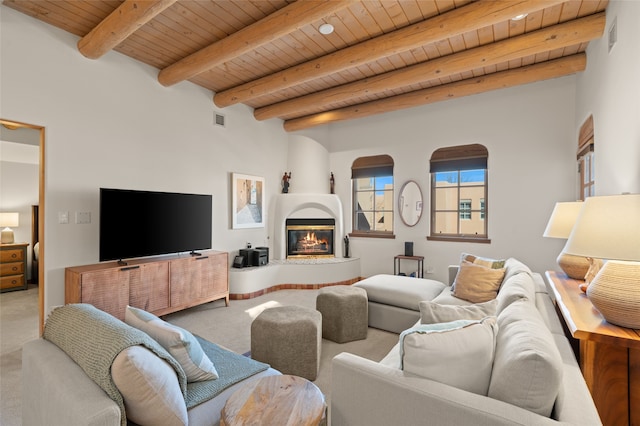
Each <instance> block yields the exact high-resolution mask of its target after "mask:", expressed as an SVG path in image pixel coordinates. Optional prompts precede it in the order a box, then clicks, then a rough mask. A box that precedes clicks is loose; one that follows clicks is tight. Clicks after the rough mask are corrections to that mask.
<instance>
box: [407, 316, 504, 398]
mask: <svg viewBox="0 0 640 426" xmlns="http://www.w3.org/2000/svg"><path fill="white" fill-rule="evenodd" d="M496 332H497V325H496V318H495V317H487V318H485V319H483V320H479V321H478V320H459V321H452V322H447V323H440V324H429V325H427V324H422V325H417V326H415V327H413V328H410V329H408V330H405V331H404V332H402V334H401V335H400V344H399V348H400V360H401V368H402V369H403V370H404V371H405V372H406V373H410V374H414V375H417V376H421V377H425V378H428V379H431V380H434V381H437V382H440V383H444V384H447V385H450V386H453V387H456V388H459V389H464V390H466V391H469V392H473V393H477V394H480V395H486V394H487V391H488V389H489V381H490V378H491V365H492V362H493V357H494V349H495V338H496Z"/></svg>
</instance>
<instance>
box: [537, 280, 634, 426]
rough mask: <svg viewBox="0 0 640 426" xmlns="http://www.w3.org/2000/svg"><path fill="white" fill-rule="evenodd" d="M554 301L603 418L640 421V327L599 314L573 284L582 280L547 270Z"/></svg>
mask: <svg viewBox="0 0 640 426" xmlns="http://www.w3.org/2000/svg"><path fill="white" fill-rule="evenodd" d="M546 277H547V280H548V281H549V284H550V285H551V288H552V289H553V292H554V294H555V297H556V304H557V306H558V308H559V310H560V312H561V313H562V316H563V317H564V321H565V323H566V324H567V327H568V329H569V332H570V333H571V335H572V336H573V337H574V338H576V339H578V340H579V341H580V369H581V370H582V374H583V375H584V378H585V381H586V382H587V386H588V387H589V391H590V392H591V396H592V397H593V400H594V402H595V404H596V407H597V409H598V413H599V414H600V418H601V419H602V423H603V424H604V425H605V426H608V425H616V426H618V425H638V424H640V330H634V329H630V328H624V327H619V326H616V325H613V324H610V323H608V322H606V321H605V320H604V318H603V317H602V315H601V314H600V312H598V310H597V309H596V308H595V307H594V306H593V304H592V303H591V301H590V300H589V298H588V297H587V295H586V294H584V293H583V292H582V291H581V290H580V289H579V288H578V285H580V284H582V283H583V281H577V280H573V279H571V278H568V277H567V276H566V275H565V274H564V273H561V272H554V271H547V273H546Z"/></svg>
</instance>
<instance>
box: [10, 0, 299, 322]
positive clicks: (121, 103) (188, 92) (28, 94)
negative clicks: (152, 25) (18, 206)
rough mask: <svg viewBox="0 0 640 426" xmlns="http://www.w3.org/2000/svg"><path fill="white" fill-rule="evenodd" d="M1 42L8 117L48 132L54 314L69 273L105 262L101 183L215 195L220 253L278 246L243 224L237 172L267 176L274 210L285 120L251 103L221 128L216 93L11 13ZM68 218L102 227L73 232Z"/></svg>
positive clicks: (49, 298) (49, 292)
mask: <svg viewBox="0 0 640 426" xmlns="http://www.w3.org/2000/svg"><path fill="white" fill-rule="evenodd" d="M0 38H1V41H0V49H1V55H2V60H1V61H0V87H1V99H0V108H1V109H0V117H2V118H5V119H10V120H16V121H21V122H25V123H31V124H36V125H41V126H45V129H46V149H45V167H46V177H45V180H46V184H45V195H46V201H45V202H46V217H45V238H46V239H45V244H46V247H45V250H46V266H45V268H46V275H45V280H46V291H45V310H48V309H50V307H52V306H55V305H59V304H62V303H63V302H64V268H65V267H68V266H73V265H82V264H87V263H95V262H97V261H98V238H99V236H98V223H99V217H98V215H99V190H98V189H99V188H100V187H113V188H130V189H144V190H161V191H170V192H172V191H175V192H193V193H203V194H213V238H212V239H213V247H214V248H215V249H218V250H226V251H230V252H233V251H237V249H239V248H242V247H244V246H245V244H246V242H247V241H250V242H252V243H253V244H254V245H267V244H268V239H267V237H268V233H267V229H266V228H258V229H249V230H232V229H231V225H230V215H229V210H230V188H231V182H230V174H231V173H232V172H238V173H247V174H252V175H258V176H263V177H265V184H266V197H267V203H269V202H270V198H271V197H273V196H274V195H275V194H277V193H279V191H280V177H281V175H280V173H281V171H282V170H284V169H285V168H286V165H287V164H286V159H287V141H288V135H287V134H286V133H285V132H284V130H283V129H282V123H281V121H279V120H269V121H265V122H258V121H256V120H254V119H253V116H252V111H251V109H250V108H247V107H245V106H242V105H240V106H235V107H230V108H226V109H225V110H224V114H225V116H226V127H224V128H222V127H217V126H214V125H213V113H214V111H216V110H217V108H215V107H214V104H213V102H212V93H211V92H210V91H208V90H205V89H203V88H201V87H198V86H195V85H193V84H191V83H188V82H183V83H180V84H177V85H176V86H173V87H170V88H165V87H163V86H162V85H160V84H159V83H158V82H157V80H156V76H157V72H158V70H156V69H153V68H151V67H148V66H145V65H143V64H141V63H138V62H135V61H133V60H131V59H130V58H128V57H126V56H124V55H121V54H119V53H116V52H110V53H108V54H106V55H105V56H104V57H102V58H100V59H99V60H89V59H86V58H85V57H83V56H82V55H81V54H80V53H79V52H78V50H77V47H76V43H77V41H78V38H77V37H75V36H73V35H71V34H69V33H66V32H64V31H62V30H59V29H56V28H54V27H52V26H49V25H47V24H44V23H42V22H40V21H37V20H35V19H33V18H30V17H28V16H26V15H24V14H21V13H18V12H15V11H13V10H11V9H9V8H7V7H4V6H1V7H0ZM58 212H69V214H70V218H71V219H73V217H74V214H75V212H90V213H91V216H92V220H91V223H90V224H88V225H79V224H75V223H74V221H73V220H71V221H70V223H69V224H66V225H63V224H59V223H58V219H57V218H58ZM131 217H132V220H143V219H144V218H139V217H136V214H135V212H131ZM123 243H126V241H123ZM231 257H233V256H231Z"/></svg>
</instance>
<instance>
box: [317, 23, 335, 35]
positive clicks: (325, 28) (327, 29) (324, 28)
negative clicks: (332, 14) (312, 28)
mask: <svg viewBox="0 0 640 426" xmlns="http://www.w3.org/2000/svg"><path fill="white" fill-rule="evenodd" d="M318 31H320V34H324V35H327V34H331V33H332V32H333V25H331V24H322V25H320V28H318Z"/></svg>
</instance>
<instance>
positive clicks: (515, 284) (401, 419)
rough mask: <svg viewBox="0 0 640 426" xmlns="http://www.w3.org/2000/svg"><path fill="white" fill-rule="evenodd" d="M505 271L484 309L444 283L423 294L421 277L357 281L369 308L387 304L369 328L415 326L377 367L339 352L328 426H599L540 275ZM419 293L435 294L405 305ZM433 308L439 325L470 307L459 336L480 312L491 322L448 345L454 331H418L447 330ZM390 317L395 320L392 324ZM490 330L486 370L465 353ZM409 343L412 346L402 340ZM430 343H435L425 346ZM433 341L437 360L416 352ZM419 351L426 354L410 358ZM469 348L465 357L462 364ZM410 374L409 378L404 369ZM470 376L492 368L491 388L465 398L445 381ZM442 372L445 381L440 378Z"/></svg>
mask: <svg viewBox="0 0 640 426" xmlns="http://www.w3.org/2000/svg"><path fill="white" fill-rule="evenodd" d="M505 269H506V273H505V275H504V279H503V280H502V282H501V283H500V287H499V291H498V293H497V297H496V299H495V300H493V301H488V302H483V303H471V302H468V301H465V300H461V299H460V298H458V297H455V296H454V292H453V290H452V287H451V286H450V285H449V286H445V285H444V284H439V285H438V284H435V285H433V287H432V289H431V292H429V291H427V290H425V288H424V287H425V286H426V287H429V283H427V282H426V281H428V280H425V281H420V279H417V278H404V277H403V279H402V280H400V281H403V282H402V283H401V282H400V281H399V278H401V277H393V276H376V277H372V278H373V279H371V278H369V279H367V280H369V281H367V280H364V282H361V283H360V285H359V286H361V287H363V288H365V289H367V287H369V289H368V292H370V293H371V294H372V295H373V298H374V301H371V300H370V306H371V303H374V304H377V305H384V304H385V302H387V303H390V305H389V306H388V307H384V306H382V307H381V306H376V307H375V308H374V311H373V317H371V316H370V325H371V321H373V322H374V323H375V324H376V325H377V326H378V327H380V328H383V329H387V330H392V329H394V328H396V327H398V324H399V323H401V322H402V320H404V321H406V320H407V318H408V317H410V316H411V315H413V316H414V318H418V321H417V324H415V325H414V327H413V328H411V329H410V330H409V331H405V332H404V333H403V334H402V335H401V339H400V340H399V343H398V345H396V346H395V347H394V348H393V349H392V350H391V351H390V352H389V354H388V355H387V356H386V357H385V358H384V359H383V360H382V361H380V362H373V361H370V360H367V359H365V358H362V357H359V356H356V355H353V354H350V353H341V354H339V355H338V356H336V357H335V358H334V359H333V361H332V390H331V406H330V417H331V424H332V426H343V425H364V424H367V425H387V424H393V425H416V424H433V425H457V426H460V425H474V426H477V425H491V426H494V425H554V424H563V425H599V424H601V421H600V418H599V416H598V412H597V410H596V408H595V405H594V403H593V400H592V398H591V395H590V393H589V390H588V388H587V386H586V383H585V381H584V378H583V376H582V374H581V372H580V368H579V366H578V364H577V362H576V359H575V356H574V354H573V351H572V348H571V345H570V344H569V341H568V340H567V338H566V337H565V335H564V332H563V328H562V325H561V323H560V320H559V318H558V316H557V314H556V311H555V307H554V304H553V301H552V298H551V296H550V294H549V292H548V290H547V286H546V285H545V283H544V281H543V279H542V277H541V276H540V275H539V274H537V273H532V272H531V271H530V270H529V268H528V267H526V265H524V264H522V263H521V262H519V261H517V260H516V259H508V260H507V261H506V264H505ZM453 275H455V274H453ZM385 280H387V283H388V286H387V288H385V283H384V282H385ZM412 285H413V286H412ZM389 288H395V289H396V292H398V291H399V292H401V293H402V292H403V290H402V289H403V288H409V289H410V291H409V292H407V293H405V294H404V295H402V296H399V295H397V294H396V295H395V296H394V297H392V298H389V297H387V296H385V294H386V290H388V289H389ZM420 288H422V290H420ZM438 288H440V290H439V291H438ZM421 292H422V294H434V293H436V294H435V296H433V297H431V298H428V299H422V300H420V299H415V298H414V299H413V300H412V299H411V298H412V295H413V297H421V296H416V293H418V294H420V293H421ZM425 300H427V302H425ZM399 301H400V302H399ZM421 302H422V304H421ZM393 303H396V304H398V303H400V304H401V306H397V305H396V306H394V305H393ZM443 306H444V307H443ZM479 307H481V309H478V308H479ZM421 308H422V309H421ZM439 309H443V312H445V314H446V315H444V316H445V317H446V316H449V317H451V316H452V315H457V314H458V312H460V314H459V317H460V318H462V317H464V316H465V315H467V314H465V312H467V311H473V309H476V313H475V315H476V317H475V319H470V318H468V319H465V320H464V321H457V322H462V323H464V324H463V325H462V326H459V327H458V328H459V329H461V328H465V327H471V326H477V327H479V326H480V324H477V323H479V322H483V321H484V322H486V321H489V319H487V318H485V319H484V320H479V319H478V318H480V317H481V316H483V315H484V314H480V315H478V312H477V311H478V310H480V311H482V310H489V311H491V312H490V314H492V315H491V316H490V318H493V319H491V321H492V322H491V327H487V326H485V327H484V328H482V329H481V328H478V329H477V330H478V331H477V332H475V333H472V334H468V335H467V337H466V340H465V341H455V339H454V338H451V337H450V336H456V335H457V333H460V331H458V329H453V330H444V331H441V332H437V331H432V330H430V331H424V330H429V329H433V328H438V327H440V328H446V327H442V324H429V321H430V319H429V317H430V316H433V314H434V312H436V313H437V312H440V311H439ZM393 313H400V314H399V315H398V317H394V316H393ZM469 315H471V314H469ZM436 316H437V315H436ZM471 316H472V315H471ZM398 318H400V322H398ZM449 319H451V318H449ZM431 320H433V318H431ZM421 322H426V324H421ZM447 324H454V323H447ZM465 324H471V325H465ZM483 324H484V323H483ZM487 330H489V331H487ZM491 330H494V335H493V338H494V341H493V343H494V345H495V346H493V351H494V352H493V353H491V355H492V356H493V361H492V362H489V363H488V365H487V366H485V365H483V358H482V356H480V355H479V353H478V352H471V350H470V349H468V346H471V343H469V341H470V340H471V341H472V340H474V339H476V338H478V339H480V338H481V336H483V334H482V333H485V334H486V333H489V335H491ZM405 333H406V334H405ZM407 336H412V338H413V340H411V341H408V340H407ZM432 336H433V337H432ZM445 336H446V337H445ZM468 336H473V338H472V339H469V338H468ZM432 338H433V339H435V340H428V339H432ZM490 338H491V337H489V338H488V339H490ZM421 339H422V340H421ZM438 339H440V340H438ZM443 339H445V340H443ZM446 339H451V340H446ZM433 341H435V342H439V346H440V349H441V351H440V353H438V351H437V350H436V351H433V352H429V351H428V350H431V349H433V348H426V349H425V347H424V346H423V347H420V342H433ZM449 341H451V342H453V343H451V344H452V346H451V349H448V352H447V351H446V350H445V351H444V352H442V350H443V348H444V349H447V347H446V345H448V344H449V343H448V342H449ZM485 341H486V339H485ZM412 342H413V343H415V342H418V345H417V346H416V345H413V343H412ZM441 342H447V343H441ZM427 344H428V343H427ZM412 345H413V346H412ZM485 347H488V348H489V349H487V350H491V349H490V347H491V343H485ZM453 348H455V349H453ZM401 350H403V352H402V354H401ZM421 350H422V351H424V352H415V351H421ZM467 350H469V351H470V352H469V354H470V355H468V356H465V354H466V351H467ZM483 350H484V349H483ZM409 351H413V352H415V353H414V356H413V357H410V356H409V355H408V353H409ZM416 354H417V355H418V356H415V355H416ZM422 355H423V356H422ZM482 355H485V354H484V353H482ZM416 359H418V361H417V362H418V363H420V362H423V363H424V365H423V366H424V367H425V369H424V370H425V371H427V372H426V373H424V372H423V371H422V369H420V368H419V367H420V366H419V365H418V368H417V369H416V365H415V364H416ZM485 364H486V363H485ZM409 366H411V368H412V369H413V370H411V371H407V370H408V369H409ZM469 367H471V369H470V368H469ZM403 368H404V370H403ZM474 368H477V369H478V370H482V369H483V368H485V369H488V370H487V380H488V382H487V383H485V384H484V387H483V388H482V387H481V388H482V389H483V390H481V391H477V390H475V391H469V390H465V389H464V386H460V385H452V384H451V383H446V382H447V381H450V380H453V379H452V378H455V377H456V376H459V374H456V373H458V372H459V371H463V372H464V371H471V372H474V371H473V369H474ZM443 371H444V374H440V373H442V372H443ZM474 373H475V372H474ZM471 375H473V374H471ZM434 377H435V378H434ZM457 380H461V381H463V382H464V381H465V380H466V378H465V377H462V378H460V377H457ZM474 385H475V384H474Z"/></svg>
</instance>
